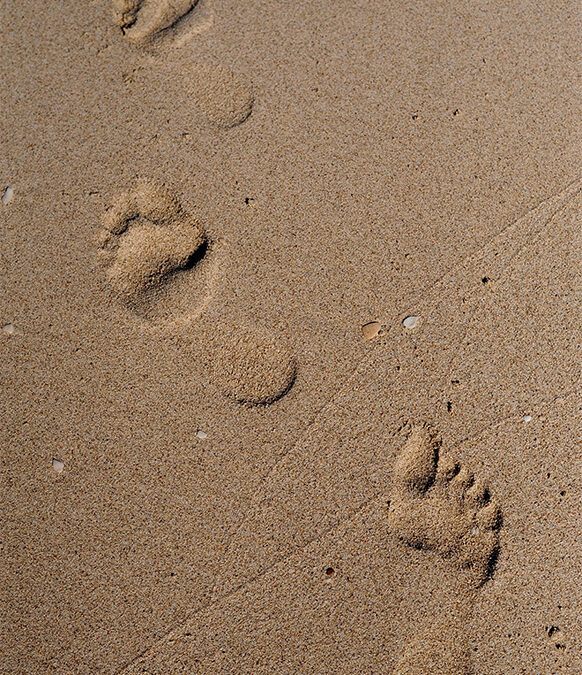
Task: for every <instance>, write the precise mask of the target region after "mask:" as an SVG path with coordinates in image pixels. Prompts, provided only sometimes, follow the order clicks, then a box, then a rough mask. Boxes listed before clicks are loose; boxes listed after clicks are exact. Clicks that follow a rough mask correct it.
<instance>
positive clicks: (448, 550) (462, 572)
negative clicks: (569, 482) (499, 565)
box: [388, 424, 501, 675]
mask: <svg viewBox="0 0 582 675" xmlns="http://www.w3.org/2000/svg"><path fill="white" fill-rule="evenodd" d="M440 450H441V440H440V437H439V435H438V434H437V433H436V432H435V431H434V430H433V429H431V428H430V427H429V426H428V425H426V424H416V425H414V426H413V427H412V428H411V429H410V433H409V436H408V438H407V440H406V443H405V444H404V447H403V449H402V452H401V453H400V455H399V457H398V459H397V460H396V464H395V466H394V474H393V490H392V493H391V496H390V502H389V506H388V525H389V529H390V532H391V533H392V534H393V535H394V536H395V537H397V538H398V539H399V540H400V541H402V542H404V543H405V544H407V545H409V546H411V547H413V548H415V549H420V550H425V551H434V552H436V553H437V554H439V555H440V556H442V558H444V559H446V560H448V561H450V563H451V565H452V568H451V569H452V570H453V573H454V574H455V575H456V576H458V582H459V588H460V595H459V602H458V610H457V611H456V612H455V614H456V617H453V620H452V621H451V617H450V616H449V617H444V618H443V619H442V622H441V623H442V625H441V623H439V620H438V617H435V620H434V621H433V622H432V624H431V627H429V628H428V629H427V630H425V631H421V632H420V633H419V635H418V636H417V638H416V639H414V640H412V642H411V644H410V645H408V647H407V648H406V650H405V651H404V653H403V655H402V657H401V659H400V660H399V662H398V665H397V667H396V669H395V671H394V672H395V673H396V674H397V675H412V674H417V675H422V674H428V673H450V674H451V675H465V674H466V673H469V672H470V667H469V656H468V652H467V648H466V644H465V639H464V635H463V629H464V624H465V623H466V619H467V615H468V614H469V613H470V608H471V606H472V600H471V596H472V594H473V593H474V592H475V591H476V590H477V589H478V588H479V587H481V586H482V585H483V584H484V583H485V582H486V581H487V580H488V579H489V577H490V576H491V573H492V571H493V564H494V561H495V557H496V554H497V551H498V547H499V537H498V532H497V530H498V528H499V525H500V520H501V516H500V510H499V507H498V506H497V504H496V503H495V502H494V501H493V500H492V499H491V498H490V495H489V492H488V490H487V488H486V487H485V486H484V485H483V484H482V483H481V482H480V481H479V480H478V479H476V478H475V477H474V476H473V474H472V473H471V472H470V471H469V470H468V469H466V468H464V467H459V465H458V464H457V463H456V462H455V461H454V460H453V459H452V458H450V457H448V456H447V455H445V454H441V452H440ZM445 621H446V623H445Z"/></svg>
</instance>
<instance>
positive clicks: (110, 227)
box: [100, 179, 208, 317]
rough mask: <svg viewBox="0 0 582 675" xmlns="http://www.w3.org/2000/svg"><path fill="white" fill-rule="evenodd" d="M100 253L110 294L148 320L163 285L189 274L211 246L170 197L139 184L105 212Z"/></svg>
mask: <svg viewBox="0 0 582 675" xmlns="http://www.w3.org/2000/svg"><path fill="white" fill-rule="evenodd" d="M100 247H101V253H102V255H101V257H102V260H103V262H104V263H105V265H106V279H107V282H108V284H109V287H110V290H111V292H112V294H113V295H114V296H115V297H116V298H117V299H118V300H121V301H122V302H124V303H125V304H127V305H128V306H130V307H131V308H132V309H134V310H135V311H136V312H137V313H139V314H142V315H144V316H146V317H148V316H150V315H151V314H152V313H153V312H152V310H153V308H154V307H155V304H156V299H157V296H159V294H160V293H161V292H162V291H163V289H164V284H167V283H168V282H169V281H170V279H171V277H173V276H174V275H176V274H178V273H179V272H181V271H185V270H187V269H191V268H192V267H193V266H194V265H195V263H196V262H197V261H198V260H199V259H200V258H202V257H203V255H204V253H205V251H206V249H207V247H208V240H207V237H206V235H205V233H204V231H203V229H202V226H201V225H200V224H199V223H198V222H196V221H195V220H194V219H193V218H192V217H191V216H190V215H189V214H188V213H186V212H185V211H184V210H183V208H182V206H181V204H180V203H179V201H178V200H177V199H176V198H175V197H174V195H173V194H172V193H171V192H169V191H168V190H167V189H166V188H165V187H164V186H163V185H160V184H157V183H154V182H152V181H148V180H144V179H140V180H138V181H137V182H136V184H135V186H134V187H133V189H132V190H130V191H128V192H123V193H121V194H120V195H119V196H118V197H117V199H116V200H115V202H114V203H113V205H112V206H111V208H110V209H109V210H108V211H106V213H105V215H104V217H103V231H102V233H101V240H100Z"/></svg>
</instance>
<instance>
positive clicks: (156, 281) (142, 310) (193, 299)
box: [100, 179, 296, 405]
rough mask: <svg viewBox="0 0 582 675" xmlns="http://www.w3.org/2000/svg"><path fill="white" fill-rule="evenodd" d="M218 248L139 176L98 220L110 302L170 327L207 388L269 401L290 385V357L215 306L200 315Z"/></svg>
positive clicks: (214, 276) (164, 193) (161, 190)
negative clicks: (207, 379) (204, 368)
mask: <svg viewBox="0 0 582 675" xmlns="http://www.w3.org/2000/svg"><path fill="white" fill-rule="evenodd" d="M211 246H212V247H213V249H212V250H210V249H211ZM217 246H218V245H217V244H216V243H213V242H211V241H210V240H209V238H208V236H207V235H206V234H205V232H204V229H203V228H202V226H201V225H200V224H199V223H198V222H197V221H196V220H195V218H194V217H193V216H192V215H191V214H189V213H188V212H187V211H186V210H185V209H184V208H183V207H182V205H181V204H180V202H179V201H178V199H177V198H176V197H175V196H174V194H173V193H172V192H170V191H169V190H168V189H167V188H165V187H164V186H163V185H161V184H160V183H157V182H155V181H151V180H146V179H139V180H138V181H137V182H136V183H135V185H134V186H133V187H132V189H131V190H129V191H127V192H123V193H121V194H120V195H119V196H118V197H117V199H116V200H115V201H114V203H113V205H112V206H111V207H110V208H109V209H108V210H107V211H106V212H105V215H104V217H103V230H102V232H101V240H100V249H101V250H100V253H101V257H102V259H103V262H104V264H105V279H106V282H107V285H108V287H109V290H110V293H111V295H112V296H113V298H114V299H115V300H117V301H119V302H121V303H122V304H123V305H125V306H126V307H128V308H129V309H130V310H132V311H133V312H134V313H135V314H136V315H138V316H139V317H141V318H144V319H147V320H148V321H149V322H150V323H151V324H152V325H154V326H159V327H162V329H163V330H166V329H170V328H171V330H172V331H175V330H177V331H178V334H179V336H180V342H181V343H182V346H183V353H184V355H185V356H186V359H185V360H186V361H187V362H188V361H189V362H191V363H208V372H209V373H210V376H211V384H212V385H213V386H216V387H217V388H218V389H219V390H220V391H221V392H222V393H223V394H224V395H225V396H226V397H228V398H230V399H233V400H234V401H236V402H237V403H243V404H248V405H268V404H270V403H274V402H275V401H277V400H278V399H280V398H281V397H282V396H284V395H285V394H286V393H287V392H288V391H289V389H290V388H291V387H292V386H293V383H294V382H295V376H296V363H295V359H294V357H293V355H292V354H291V352H290V351H289V349H288V348H287V347H286V346H285V345H284V344H283V343H282V341H280V340H278V339H277V338H276V337H275V336H274V335H272V334H271V333H270V332H269V331H267V330H264V329H261V328H258V327H252V326H248V325H246V324H245V323H243V322H237V323H230V324H224V322H223V321H222V320H221V317H220V316H217V313H216V309H215V310H214V311H210V310H209V311H205V310H206V308H207V306H208V304H209V303H210V300H211V299H212V298H213V292H214V289H215V286H216V284H217V282H218V279H219V278H220V276H221V271H220V270H221V266H220V265H216V264H215V262H216V261H215V260H212V261H209V260H208V258H214V256H215V251H214V248H216V247H217ZM201 346H202V348H203V349H204V350H206V352H207V356H208V359H204V358H200V356H201V354H200V349H201Z"/></svg>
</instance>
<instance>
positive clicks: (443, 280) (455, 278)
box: [116, 179, 582, 673]
mask: <svg viewBox="0 0 582 675" xmlns="http://www.w3.org/2000/svg"><path fill="white" fill-rule="evenodd" d="M581 190H582V179H577V180H576V181H573V182H572V183H571V184H570V185H569V186H568V187H567V188H566V189H565V190H563V191H562V192H560V193H559V194H558V195H555V196H554V197H551V198H550V199H548V200H545V201H544V202H542V203H541V204H540V205H538V207H536V208H535V209H533V210H532V211H530V212H529V213H527V214H525V215H524V216H522V217H521V218H520V219H518V220H517V221H515V222H514V223H512V224H511V225H509V226H507V227H506V228H504V229H503V230H502V231H501V232H500V233H499V234H497V235H496V236H495V237H493V239H491V240H490V242H489V243H488V244H486V245H484V246H483V247H481V248H480V250H478V251H477V252H476V253H475V254H473V255H471V256H468V257H467V258H466V259H465V261H464V263H463V264H462V265H461V266H460V269H461V274H460V273H459V272H458V271H457V269H458V268H459V266H457V267H455V269H454V270H453V271H451V272H448V273H445V274H444V275H443V276H442V277H440V278H439V279H438V280H437V281H436V282H435V283H434V284H433V285H432V286H431V287H430V288H429V289H427V290H426V292H424V293H422V294H421V296H420V298H419V299H418V300H417V302H416V303H413V306H414V305H416V306H415V308H414V311H415V313H416V312H418V313H419V314H420V315H422V314H423V313H424V312H426V311H430V309H431V307H433V306H434V304H435V301H436V300H437V299H438V300H441V299H442V298H443V297H444V298H445V299H447V298H454V296H455V294H457V297H459V296H460V295H463V291H464V292H465V294H466V295H467V296H470V295H471V293H472V294H474V289H475V286H476V283H477V279H479V278H480V277H481V275H482V274H484V273H486V274H487V276H488V277H489V278H491V279H497V280H498V279H500V278H502V276H503V273H504V271H505V270H506V269H507V268H508V267H509V265H510V264H511V262H512V261H513V260H514V258H515V257H516V256H518V255H519V254H520V252H521V251H522V250H523V249H524V248H526V247H527V246H529V245H531V244H532V243H533V241H535V240H536V239H537V238H538V237H539V236H541V235H542V234H543V232H544V231H545V229H546V228H547V227H548V226H549V225H550V223H551V221H552V219H553V218H554V217H555V216H556V214H557V213H558V212H559V211H561V210H562V209H563V208H565V206H566V205H567V204H568V202H570V201H571V200H572V199H573V198H574V197H575V196H576V195H577V194H578V193H579V192H580V191H581ZM480 301H481V298H479V297H478V298H476V300H475V302H474V304H473V307H472V308H471V311H470V316H471V317H472V316H473V315H474V313H475V311H476V310H477V307H478V305H479V304H480ZM453 307H454V308H456V305H454V303H453ZM466 316H467V315H466V314H463V323H465V321H466ZM397 318H398V315H395V316H393V317H392V320H391V321H390V325H391V324H397V322H396V319H397ZM452 318H453V319H454V318H455V317H454V316H452ZM469 323H470V322H467V323H466V325H469ZM399 329H400V326H398V328H392V329H391V330H390V331H389V332H388V334H387V335H386V336H385V338H383V339H381V340H379V341H378V342H377V343H376V345H375V346H374V348H373V351H372V353H370V354H367V355H366V356H365V357H364V358H363V359H362V360H360V361H359V363H358V364H357V365H356V366H355V368H354V370H353V371H352V374H351V375H350V377H349V378H348V380H347V382H346V383H345V384H344V385H343V386H342V387H340V388H338V389H337V390H335V391H334V392H332V394H331V396H330V398H329V400H328V401H327V402H326V403H324V404H323V405H322V407H321V408H320V409H319V412H318V413H317V414H316V417H315V418H314V420H313V421H312V422H311V423H310V424H309V425H308V426H307V427H306V428H305V429H304V430H303V432H302V433H301V437H300V439H299V440H298V441H297V442H296V443H295V444H293V445H292V446H290V448H289V450H288V451H287V452H286V453H285V454H283V455H281V457H279V458H278V460H277V462H276V463H275V464H274V465H273V466H272V467H271V469H270V471H269V473H268V474H267V475H266V476H265V477H264V478H263V480H262V481H261V486H260V487H259V488H258V489H257V491H256V493H255V497H253V499H252V500H251V508H250V509H249V515H252V514H254V513H257V512H258V511H260V507H261V504H262V503H264V500H265V497H263V498H261V499H258V500H257V501H255V498H256V497H257V496H258V495H259V494H260V493H261V492H262V490H263V489H264V486H265V485H266V484H267V483H268V479H269V477H270V476H271V474H272V473H273V471H274V470H275V469H276V468H277V466H278V465H279V464H281V463H282V462H283V461H284V460H285V459H286V458H288V457H289V456H290V455H292V454H293V453H294V451H295V450H296V449H297V448H298V447H299V446H300V445H301V443H302V441H303V440H304V439H305V438H306V436H307V434H308V432H309V430H310V429H311V428H312V427H313V426H314V425H315V424H316V423H317V422H318V421H319V420H321V419H322V418H323V417H324V415H325V412H326V410H327V409H328V408H330V407H331V406H332V405H333V404H334V402H335V401H336V400H337V399H338V397H339V396H340V394H341V393H342V392H344V391H346V390H347V389H348V388H349V387H350V386H351V385H352V384H353V383H354V381H355V380H356V379H357V378H358V375H359V373H360V372H361V371H363V370H365V368H366V367H367V366H368V365H369V364H371V363H372V361H373V359H374V358H375V357H376V356H377V353H378V351H379V350H380V349H381V348H382V347H383V346H384V347H385V346H387V345H388V344H389V342H390V340H391V338H392V337H393V335H394V334H395V333H396V331H397V330H399ZM466 330H467V328H465V329H464V331H465V332H466ZM452 358H454V350H453V357H452ZM447 368H448V372H449V373H450V372H451V362H450V361H447ZM439 381H440V380H439ZM557 395H559V394H554V397H555V396H557ZM562 395H563V396H568V395H570V393H566V394H562ZM542 405H543V404H542ZM507 419H511V418H507ZM507 419H505V420H501V421H498V422H496V423H495V424H494V425H490V426H489V427H487V428H486V429H481V430H480V432H479V433H478V434H477V435H476V436H473V437H471V438H472V439H476V438H478V437H479V436H481V435H483V434H484V433H486V431H487V430H488V429H490V428H492V427H495V426H501V425H503V424H504V423H505V422H506V421H507ZM466 440H470V439H469V438H466V439H463V440H461V441H459V442H457V443H456V444H455V446H458V445H460V444H461V443H463V442H465V441H466ZM372 499H373V497H371V498H370V499H367V500H363V501H362V502H361V503H360V504H359V505H358V506H357V507H356V508H355V509H352V513H351V515H349V516H348V517H345V518H343V519H341V520H340V521H336V522H333V523H332V524H331V525H330V526H329V527H326V528H325V529H324V530H322V531H320V533H319V535H318V536H322V535H323V534H325V533H327V532H329V531H331V530H333V529H334V528H336V527H338V526H339V525H341V524H342V522H345V521H346V520H348V519H349V518H351V517H353V515H354V514H355V513H357V512H359V511H360V510H361V509H363V508H364V507H365V506H366V505H367V504H369V503H370V501H372ZM248 520H249V517H248V516H247V517H246V518H244V519H243V520H242V521H241V522H240V523H239V524H238V526H237V528H236V530H235V531H234V533H233V534H232V536H231V537H230V538H229V541H228V543H227V545H226V547H225V556H226V555H228V552H229V550H230V547H231V546H232V543H233V541H234V540H235V539H236V537H237V534H238V532H240V530H241V528H242V526H243V525H244V523H246V522H247V521H248ZM313 540H314V538H311V539H309V540H308V541H306V542H304V543H303V545H302V546H300V547H296V548H295V550H294V552H293V553H296V552H297V551H300V550H302V549H303V548H304V547H305V546H307V545H308V544H309V543H311V542H312V541H313ZM293 553H292V554H293ZM292 554H291V555H292ZM281 560H284V558H279V559H277V560H275V561H272V564H270V565H267V566H266V568H263V569H262V570H261V571H260V573H258V574H256V575H254V576H253V577H252V578H247V579H245V580H244V581H243V582H242V583H240V584H239V585H237V586H236V587H234V588H231V589H230V590H229V591H228V592H226V593H222V594H220V595H217V594H216V588H217V585H218V582H219V581H220V578H219V577H218V578H217V579H216V580H215V583H214V585H213V587H212V590H211V597H210V601H209V602H208V603H206V604H204V605H203V606H202V607H200V608H199V609H197V610H195V611H194V612H191V613H189V614H188V616H187V617H186V619H184V620H182V621H181V622H180V623H179V624H177V625H176V626H174V627H172V628H170V629H168V631H167V632H166V633H165V634H164V635H163V636H162V637H161V638H160V639H159V640H157V641H156V642H155V643H154V644H153V645H151V646H150V647H148V648H146V649H145V650H143V651H142V652H141V653H140V654H139V655H138V656H136V657H135V658H134V659H133V660H132V661H130V662H129V663H127V664H125V665H124V666H122V667H121V668H120V669H119V670H118V671H116V672H117V673H123V672H127V671H128V670H129V669H130V668H131V667H132V666H133V665H134V664H136V663H137V662H138V661H140V660H141V659H143V657H144V656H145V655H146V654H147V653H148V652H150V651H152V650H154V649H155V648H156V646H157V645H159V644H160V643H162V642H163V641H166V640H167V639H168V638H169V637H170V635H171V634H172V633H173V632H175V631H176V629H177V628H178V627H179V626H182V625H184V624H185V623H186V622H187V621H188V620H189V619H190V618H191V617H193V616H195V615H196V614H198V613H200V612H201V611H203V610H204V609H206V608H207V607H209V606H210V605H212V604H214V603H216V602H217V601H219V600H221V599H224V598H226V597H228V596H230V595H232V594H233V593H236V592H237V591H239V590H241V588H244V587H245V586H246V585H248V584H249V583H251V582H252V581H254V580H256V579H257V578H259V577H260V576H262V575H263V574H265V573H266V572H267V571H268V570H269V569H271V568H272V567H273V566H274V565H276V564H278V563H279V562H281Z"/></svg>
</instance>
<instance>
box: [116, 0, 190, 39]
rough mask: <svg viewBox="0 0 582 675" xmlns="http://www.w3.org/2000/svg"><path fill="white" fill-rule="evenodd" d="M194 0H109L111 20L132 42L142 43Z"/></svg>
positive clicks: (168, 25)
mask: <svg viewBox="0 0 582 675" xmlns="http://www.w3.org/2000/svg"><path fill="white" fill-rule="evenodd" d="M197 4H198V0H113V15H114V20H115V23H116V24H117V25H118V26H119V27H120V28H121V30H122V31H123V34H124V35H125V36H126V37H127V38H128V39H129V40H131V41H132V42H134V43H136V44H144V43H147V42H148V41H150V40H152V39H153V38H155V37H156V36H157V35H159V34H160V33H162V32H163V31H165V30H167V29H169V28H172V26H175V25H176V24H177V23H178V22H180V21H181V20H182V19H183V18H184V17H185V16H186V15H188V13H189V12H191V11H192V9H193V8H194V7H195V6H196V5H197Z"/></svg>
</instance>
